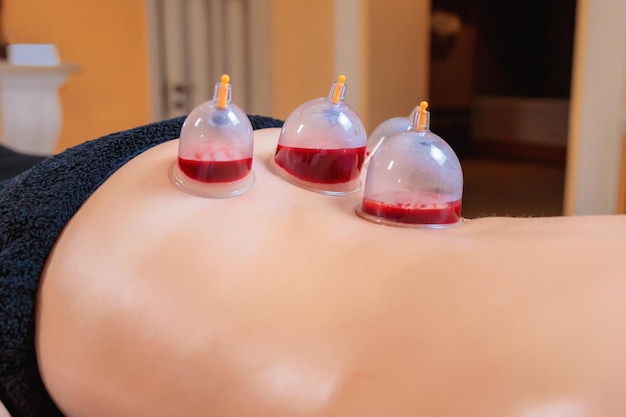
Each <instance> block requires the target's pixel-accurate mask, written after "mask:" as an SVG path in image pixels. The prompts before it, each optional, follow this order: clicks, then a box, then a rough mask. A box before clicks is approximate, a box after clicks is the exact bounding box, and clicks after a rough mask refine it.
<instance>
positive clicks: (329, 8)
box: [270, 0, 339, 119]
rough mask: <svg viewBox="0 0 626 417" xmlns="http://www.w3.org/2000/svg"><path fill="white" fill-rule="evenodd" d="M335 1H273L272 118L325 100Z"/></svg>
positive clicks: (332, 71) (330, 68) (331, 63)
mask: <svg viewBox="0 0 626 417" xmlns="http://www.w3.org/2000/svg"><path fill="white" fill-rule="evenodd" d="M333 1H334V0H298V1H294V0H272V3H271V10H272V12H271V20H272V22H271V28H272V33H271V38H270V39H271V43H272V46H271V49H272V60H271V66H272V106H271V108H272V116H274V117H278V118H280V119H285V118H286V117H287V116H288V115H289V114H290V113H291V112H292V111H293V110H294V109H295V108H296V107H297V106H299V105H300V104H302V103H303V102H305V101H307V100H310V99H314V98H318V97H325V96H326V95H327V94H328V92H329V90H330V87H331V85H332V83H333V82H334V81H335V80H336V78H337V76H338V75H339V74H335V69H334V67H335V65H334V57H333V56H334V39H335V33H334V29H333V28H334V25H333V18H334V14H333V13H334V12H333Z"/></svg>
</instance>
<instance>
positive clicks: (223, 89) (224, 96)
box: [216, 74, 230, 109]
mask: <svg viewBox="0 0 626 417" xmlns="http://www.w3.org/2000/svg"><path fill="white" fill-rule="evenodd" d="M229 82H230V77H229V76H228V75H226V74H224V75H222V78H221V84H220V89H219V94H218V96H217V103H216V106H217V107H218V108H220V109H224V108H226V106H228V83H229Z"/></svg>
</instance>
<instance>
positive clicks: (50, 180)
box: [0, 116, 282, 417]
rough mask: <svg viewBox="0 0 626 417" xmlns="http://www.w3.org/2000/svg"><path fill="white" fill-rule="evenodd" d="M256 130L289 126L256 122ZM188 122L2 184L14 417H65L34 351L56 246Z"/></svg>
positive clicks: (116, 141)
mask: <svg viewBox="0 0 626 417" xmlns="http://www.w3.org/2000/svg"><path fill="white" fill-rule="evenodd" d="M249 118H250V121H251V122H252V126H253V128H254V129H261V128H270V127H280V126H282V121H280V120H277V119H273V118H268V117H262V116H249ZM183 122H184V117H178V118H174V119H168V120H165V121H162V122H157V123H152V124H149V125H146V126H141V127H137V128H135V129H131V130H126V131H122V132H118V133H114V134H111V135H107V136H104V137H102V138H99V139H95V140H92V141H89V142H86V143H84V144H81V145H78V146H76V147H74V148H71V149H68V150H67V151H65V152H63V153H60V154H59V155H56V156H53V157H50V158H48V159H45V160H44V161H42V162H40V163H39V164H37V165H35V166H34V167H32V168H31V169H29V170H28V171H26V172H24V173H22V174H20V175H18V176H17V177H14V178H11V179H8V180H5V181H3V182H0V400H1V401H2V403H4V405H5V406H6V407H7V409H8V411H9V413H10V414H11V416H13V417H56V416H62V415H63V414H62V413H61V412H60V411H59V409H58V408H57V407H56V406H55V404H54V402H53V401H52V399H51V398H50V396H49V395H48V393H47V391H46V389H45V387H44V385H43V382H42V381H41V377H40V374H39V370H38V367H37V358H36V353H35V345H34V337H35V297H36V293H37V287H38V284H39V279H40V275H41V272H42V270H43V267H44V263H45V261H46V258H47V256H48V254H49V253H50V251H51V249H52V246H53V245H54V242H55V241H56V239H57V237H58V236H59V234H60V233H61V231H62V229H63V228H64V227H65V225H66V224H67V222H68V221H69V220H70V218H71V217H72V216H73V215H74V213H76V211H77V210H78V209H79V208H80V206H81V205H82V204H83V202H84V201H85V200H86V199H87V198H88V197H89V196H90V195H91V194H92V193H93V192H94V191H95V190H96V188H98V186H99V185H100V184H102V183H103V182H104V181H105V180H106V179H107V178H108V177H109V176H110V175H111V174H112V173H114V172H115V171H116V170H117V169H119V168H120V167H121V166H122V165H124V164H125V163H126V162H128V161H129V160H130V159H132V158H133V157H135V156H137V155H138V154H140V153H142V152H144V151H146V150H147V149H149V148H151V147H153V146H155V145H158V144H160V143H163V142H166V141H169V140H172V139H176V138H178V137H179V134H180V129H181V127H182V123H183Z"/></svg>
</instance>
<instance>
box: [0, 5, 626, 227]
mask: <svg viewBox="0 0 626 417" xmlns="http://www.w3.org/2000/svg"><path fill="white" fill-rule="evenodd" d="M0 7H1V9H0V13H1V15H0V22H1V24H2V28H1V31H0V32H1V34H0V41H1V42H0V43H4V44H11V43H52V44H55V45H56V46H57V48H58V51H59V56H60V58H61V61H62V62H64V63H71V64H74V65H76V69H77V70H76V71H74V72H72V73H71V74H70V75H69V77H68V79H67V81H66V82H65V83H64V84H63V85H62V87H61V88H60V90H59V96H60V102H61V107H62V125H61V129H60V134H59V137H58V141H57V145H56V151H62V150H64V149H66V148H68V147H71V146H74V145H77V144H79V143H81V142H84V141H86V140H90V139H93V138H96V137H99V136H101V135H104V134H107V133H111V132H115V131H119V130H124V129H128V128H131V127H134V126H138V125H142V124H145V123H148V122H150V121H154V120H162V119H164V118H168V117H173V116H176V115H184V114H186V113H188V112H189V111H190V110H191V109H192V108H194V107H195V106H197V105H198V104H200V103H201V102H203V101H206V100H208V99H210V98H211V97H212V95H213V88H214V84H215V82H217V81H218V80H219V76H220V75H221V74H222V73H228V74H229V75H230V76H231V80H232V84H233V99H234V101H235V102H236V103H237V104H238V105H239V106H240V107H242V108H243V109H244V110H245V111H246V112H247V113H250V114H262V115H268V116H273V117H277V118H281V119H285V118H286V117H287V116H288V115H289V113H290V112H291V111H292V110H293V109H295V107H297V106H298V105H299V104H301V103H302V102H304V101H306V100H309V99H311V98H316V97H322V96H326V95H327V93H328V90H329V88H330V85H331V83H332V82H333V81H335V80H336V78H337V76H338V75H339V74H345V75H346V76H347V85H348V92H347V96H346V102H347V103H348V104H350V105H351V106H352V107H354V108H355V110H356V111H357V112H358V113H359V115H360V116H361V118H362V120H363V122H364V125H365V126H366V128H367V129H368V131H371V130H373V129H374V128H375V127H376V126H377V125H378V124H379V123H380V122H382V121H384V120H386V119H388V118H390V117H396V116H400V115H408V114H409V113H410V111H411V110H412V109H413V107H414V106H416V105H417V104H418V103H419V102H420V101H421V100H428V101H429V103H430V110H431V130H433V131H434V132H435V133H437V134H439V135H440V136H442V137H443V138H444V139H445V140H446V141H448V143H450V145H451V146H452V147H453V148H454V149H455V151H456V152H457V154H458V155H459V157H460V159H461V161H462V165H463V168H464V174H465V191H464V215H465V216H467V217H476V216H481V215H492V214H501V215H528V216H545V215H560V214H563V213H565V214H586V213H613V212H617V211H619V210H623V203H622V200H623V199H624V197H623V193H622V189H623V188H624V187H623V184H622V183H621V181H623V176H624V175H625V174H624V173H623V172H622V171H620V170H621V168H622V166H623V165H622V163H621V158H622V152H623V148H622V137H623V136H622V135H623V133H624V130H623V129H624V121H623V119H624V116H623V114H624V108H625V105H624V103H625V101H626V85H625V84H626V81H625V80H626V69H625V68H626V67H625V64H624V61H625V60H626V46H625V45H626V41H625V40H624V39H625V38H626V31H625V30H624V28H623V26H624V25H623V21H625V20H626V6H624V5H622V4H618V5H617V6H615V5H614V4H613V2H611V0H599V1H594V2H593V5H592V2H591V0H578V1H576V0H551V1H549V2H546V1H542V0H529V1H526V2H513V3H510V2H501V1H497V0H432V1H431V0H384V1H383V0H298V1H293V0H125V1H108V2H85V1H82V0H57V1H55V2H49V1H44V0H3V1H2V2H1V6H0ZM577 37H578V41H576V39H577ZM597 45H601V46H602V48H597ZM598 54H599V55H598ZM611 60H613V61H611ZM611 71H613V72H611ZM615 72H617V74H618V75H617V76H614V74H615ZM603 78H605V79H607V80H608V81H610V83H607V82H606V81H605V82H601V81H602V79H603ZM599 80H600V82H599ZM598 103H601V104H602V106H601V107H602V108H599V106H598ZM5 106H6V104H5ZM583 115H584V116H585V117H583ZM590 118H592V119H593V120H595V123H589V121H588V120H589V119H590ZM620 205H621V206H620Z"/></svg>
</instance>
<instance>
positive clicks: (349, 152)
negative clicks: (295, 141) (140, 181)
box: [274, 145, 365, 184]
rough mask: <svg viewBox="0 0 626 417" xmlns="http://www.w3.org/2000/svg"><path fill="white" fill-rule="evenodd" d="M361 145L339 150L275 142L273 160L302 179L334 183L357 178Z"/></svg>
mask: <svg viewBox="0 0 626 417" xmlns="http://www.w3.org/2000/svg"><path fill="white" fill-rule="evenodd" d="M364 159H365V146H362V147H359V148H342V149H308V148H292V147H289V146H282V145H278V148H277V149H276V156H275V157H274V161H275V162H276V164H277V165H278V166H280V167H281V168H283V169H284V170H286V171H287V172H289V173H290V174H292V175H294V176H295V177H298V178H300V179H301V180H304V181H309V182H315V183H322V184H338V183H342V182H348V181H352V180H354V179H356V178H358V177H359V174H360V172H361V166H362V165H363V160H364Z"/></svg>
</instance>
